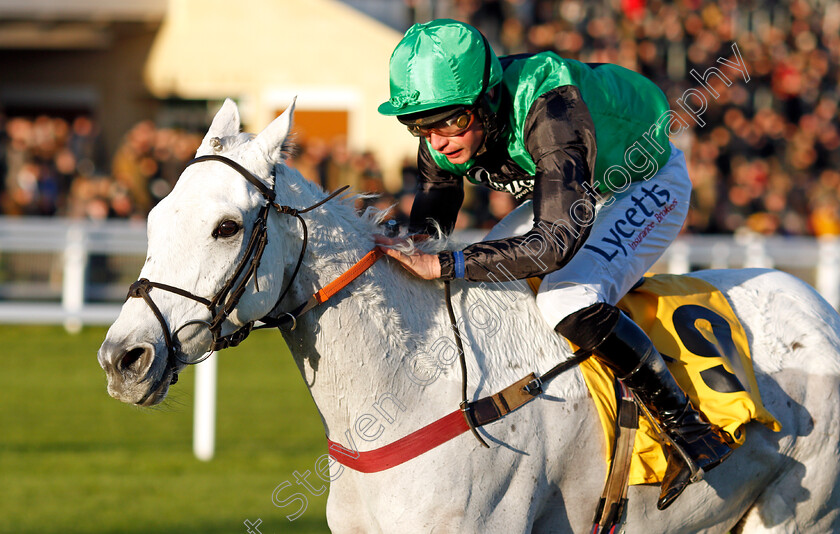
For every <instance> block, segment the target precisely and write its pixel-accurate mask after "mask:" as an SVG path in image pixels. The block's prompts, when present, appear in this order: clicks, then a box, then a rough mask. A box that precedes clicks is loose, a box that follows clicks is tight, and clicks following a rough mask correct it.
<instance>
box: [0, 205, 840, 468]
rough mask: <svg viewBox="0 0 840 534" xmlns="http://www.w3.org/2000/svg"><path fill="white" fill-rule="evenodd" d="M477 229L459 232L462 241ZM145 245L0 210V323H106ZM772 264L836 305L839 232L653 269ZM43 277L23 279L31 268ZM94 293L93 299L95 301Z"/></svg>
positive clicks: (203, 398) (135, 225)
mask: <svg viewBox="0 0 840 534" xmlns="http://www.w3.org/2000/svg"><path fill="white" fill-rule="evenodd" d="M482 235H483V234H482V233H480V232H475V231H472V232H462V233H461V235H460V236H457V237H458V239H459V240H460V241H462V242H470V241H475V240H478V239H480V238H481V237H482ZM145 252H146V226H145V224H143V223H142V222H127V221H103V222H89V221H75V220H66V219H58V218H49V219H41V218H5V217H0V323H13V324H21V323H41V324H45V323H53V324H64V325H65V327H66V328H67V329H68V330H70V331H77V330H78V329H80V328H81V327H82V325H84V324H110V323H111V322H113V321H114V320H115V319H116V317H117V314H118V313H119V309H120V306H121V304H122V299H123V298H124V296H125V292H126V291H127V289H128V285H129V284H130V283H131V281H133V280H134V278H135V277H136V276H137V273H138V272H139V269H140V266H141V265H142V263H143V258H144V255H145ZM113 257H126V261H124V262H123V263H122V264H118V265H117V268H116V269H110V271H107V272H106V278H107V276H108V275H109V274H110V276H111V278H112V279H108V280H104V281H102V280H100V281H98V282H94V281H92V280H91V271H92V270H93V269H92V259H93V258H98V259H99V260H100V263H101V260H102V259H103V258H105V259H109V258H113ZM729 267H775V268H778V269H781V270H784V271H789V272H792V273H793V274H796V275H797V276H799V277H800V278H802V279H803V280H805V281H806V282H809V283H810V284H812V285H813V286H814V287H815V288H816V289H817V290H818V291H819V292H820V293H821V294H822V296H823V297H824V298H825V299H826V300H827V301H828V302H829V303H830V304H831V305H832V306H834V308H835V309H838V308H840V239H837V238H833V239H823V240H817V239H813V238H804V237H796V238H786V237H769V238H765V237H761V236H754V235H746V236H736V237H730V236H685V237H682V238H680V239H678V240H677V241H676V242H675V243H674V244H673V245H672V246H671V247H670V248H669V249H668V251H667V252H666V253H665V255H664V256H663V258H662V259H661V260H660V262H658V263H657V265H655V266H654V270H655V271H657V272H670V273H685V272H689V271H691V270H695V269H697V268H729ZM33 271H34V272H36V274H41V275H42V277H43V278H46V279H45V280H41V281H37V280H35V281H32V280H30V278H31V276H30V275H31V274H32V272H33ZM93 297H95V300H96V302H94V301H93V300H94V299H93ZM215 384H216V357H215V356H213V357H211V358H209V359H208V360H207V361H206V362H204V363H201V364H199V365H198V366H196V393H195V399H196V404H195V408H194V409H195V413H194V430H193V451H194V452H195V455H196V456H197V457H198V458H200V459H202V460H209V459H211V458H212V457H213V452H214V443H215V430H214V428H215V418H216V415H215V400H216V385H215Z"/></svg>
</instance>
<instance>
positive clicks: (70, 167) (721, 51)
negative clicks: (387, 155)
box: [0, 0, 840, 235]
mask: <svg viewBox="0 0 840 534" xmlns="http://www.w3.org/2000/svg"><path fill="white" fill-rule="evenodd" d="M415 3H416V2H415V1H414V0H406V4H407V6H408V11H409V12H411V9H413V6H414V4H415ZM438 10H439V11H440V12H439V13H437V15H438V16H451V17H453V18H458V19H460V20H464V21H467V22H470V23H472V24H474V25H476V26H477V27H479V28H480V29H481V30H482V31H483V32H484V33H485V34H486V35H487V37H488V39H490V41H491V43H493V46H494V49H495V50H496V52H497V53H498V54H500V55H502V54H514V53H524V52H536V51H541V50H554V51H556V52H557V53H559V54H560V55H561V56H563V57H568V58H573V59H578V60H581V61H585V62H599V63H617V64H620V65H623V66H625V67H627V68H630V69H633V70H636V71H638V72H641V73H642V74H644V75H646V76H647V77H649V78H650V79H652V80H653V81H655V82H656V83H657V84H658V85H659V86H660V87H661V88H662V89H663V91H665V93H666V95H667V96H668V100H669V102H670V103H671V106H672V108H674V109H677V106H676V102H677V99H679V98H681V97H682V96H683V94H684V92H685V91H686V90H687V89H690V88H698V87H700V85H701V84H700V82H699V81H698V80H697V79H696V78H695V77H692V76H691V71H692V70H695V71H697V72H698V73H704V72H705V71H706V69H708V68H709V67H713V66H714V67H719V68H721V70H722V71H723V72H724V73H726V74H727V75H728V76H729V80H730V81H731V82H732V83H731V85H729V86H726V85H725V84H724V83H723V82H722V81H720V80H718V79H716V78H715V77H712V78H711V79H710V80H711V81H710V83H711V85H712V87H713V88H714V90H715V92H717V93H718V96H717V97H713V96H712V95H711V94H710V93H709V92H708V90H706V93H705V94H706V96H707V98H708V107H707V109H706V111H705V113H704V114H703V116H702V120H703V121H704V122H705V125H703V126H700V125H698V124H697V123H696V122H694V121H692V120H691V119H690V117H687V116H686V117H685V118H686V121H687V122H689V123H690V124H691V127H690V128H688V129H687V130H686V131H685V132H684V133H683V134H682V137H681V138H680V139H678V140H675V142H677V144H678V145H679V146H680V147H681V148H683V150H684V151H685V152H686V157H687V159H688V165H689V172H690V175H691V178H692V180H693V182H694V193H693V196H692V210H691V212H690V214H689V218H688V221H687V224H686V231H688V232H693V233H731V232H735V231H738V230H741V229H745V228H746V229H750V230H752V231H755V232H759V233H764V234H784V235H826V234H840V120H838V91H840V3H838V2H837V1H836V0H813V1H812V2H806V1H804V0H793V1H787V0H786V1H778V2H769V3H767V2H764V3H755V4H754V5H753V4H747V3H740V4H736V3H735V2H734V1H733V0H722V1H716V2H708V1H704V0H683V1H681V2H677V3H674V4H671V3H667V4H666V3H663V2H658V1H649V2H646V1H645V0H615V1H614V2H612V3H610V2H602V3H589V2H583V1H582V0H565V1H562V2H561V1H557V0H497V1H487V0H485V1H480V0H453V1H451V2H439V3H438ZM733 46H735V47H737V53H739V54H741V56H742V57H743V62H744V64H745V65H746V68H747V71H748V77H749V79H748V80H746V79H745V77H744V76H742V75H741V74H740V73H739V72H738V71H736V70H734V69H731V68H726V67H724V66H722V65H723V64H722V63H720V62H718V61H717V60H718V58H726V59H728V60H732V61H736V59H737V58H736V57H735V53H736V51H735V50H734V49H733ZM406 135H408V134H406ZM200 140H201V136H200V134H198V133H194V132H185V131H181V130H178V129H172V128H161V127H156V126H155V125H154V124H153V123H151V122H141V123H139V124H137V125H136V126H135V127H134V128H132V129H131V131H129V132H128V133H127V134H126V136H125V139H124V141H123V143H122V145H121V146H120V147H119V149H118V150H117V151H116V153H115V154H113V155H112V156H110V157H109V156H108V155H104V154H102V153H101V150H100V149H99V146H100V144H99V142H98V132H97V125H96V123H95V122H94V121H93V120H91V118H90V117H84V116H82V117H76V118H75V119H73V120H71V121H68V120H64V119H61V118H50V117H45V116H41V117H37V118H23V117H15V118H6V119H4V118H3V117H2V115H0V179H2V180H0V211H2V213H3V214H7V215H65V216H71V217H88V218H94V219H100V218H106V217H132V216H135V217H144V216H145V215H146V213H147V212H148V210H149V209H150V208H151V207H152V206H153V205H154V204H155V203H156V202H157V201H158V200H160V199H161V198H163V196H165V195H166V194H167V193H168V192H169V191H170V190H171V188H172V186H173V185H174V182H175V180H176V179H177V176H178V175H179V174H180V172H181V170H182V169H183V167H184V165H185V163H186V162H187V161H188V160H189V159H190V158H192V156H193V155H194V153H195V150H196V148H197V146H198V144H199V142H200ZM291 164H292V165H294V166H296V167H298V168H299V169H300V170H301V172H302V173H303V174H304V176H306V177H307V178H309V179H312V180H314V181H317V182H319V183H320V184H321V185H323V186H324V187H325V188H326V189H334V188H335V187H337V186H338V185H343V184H350V185H351V186H353V187H354V188H355V189H356V190H357V191H368V192H374V193H379V194H380V196H379V197H378V198H370V199H366V200H361V201H360V206H359V208H360V209H362V208H364V207H366V206H369V205H373V206H376V207H380V208H388V207H389V206H392V205H393V206H394V207H393V209H392V213H393V217H394V218H396V219H399V220H401V221H404V220H405V219H406V217H407V213H408V211H409V210H410V206H411V201H412V199H413V189H414V184H415V183H416V172H417V171H416V168H415V166H414V162H413V161H406V162H405V164H404V167H403V185H402V189H401V190H400V191H386V190H385V187H384V185H383V180H382V172H381V169H380V167H379V165H378V163H377V161H376V160H375V158H374V157H373V155H372V154H371V153H369V152H363V153H352V152H350V151H348V150H347V149H346V147H345V146H344V145H343V144H341V143H338V144H335V145H334V146H328V145H326V144H324V143H311V144H307V145H304V146H301V147H300V148H299V151H298V153H297V155H296V156H295V157H294V158H293V159H292V161H291ZM469 189H470V190H469V192H468V196H467V201H466V202H465V205H464V209H463V210H462V213H461V216H460V217H459V220H458V223H457V227H458V228H489V227H491V226H492V225H493V224H494V223H495V222H496V221H498V220H499V219H500V218H501V217H503V216H504V215H505V214H506V213H508V212H509V211H510V210H511V209H513V207H515V205H514V202H513V200H512V198H511V197H510V196H508V195H506V194H503V193H497V192H491V191H487V190H486V189H480V188H471V187H470V188H469Z"/></svg>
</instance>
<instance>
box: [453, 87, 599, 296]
mask: <svg viewBox="0 0 840 534" xmlns="http://www.w3.org/2000/svg"><path fill="white" fill-rule="evenodd" d="M524 139H525V148H526V149H527V150H528V153H529V154H530V155H531V158H532V159H533V160H534V163H535V164H536V173H535V180H534V196H533V204H534V227H533V228H532V229H531V230H530V231H528V232H527V233H526V234H524V235H522V236H516V237H511V238H508V239H500V240H496V241H486V242H481V243H475V244H473V245H470V246H468V247H467V248H465V249H464V251H463V252H464V273H465V276H464V278H465V279H467V280H473V281H499V280H501V281H504V280H507V279H514V280H518V279H522V278H528V277H531V276H541V275H544V274H547V273H550V272H552V271H556V270H557V269H559V268H561V267H563V266H564V265H565V264H566V263H568V261H569V260H570V259H571V258H572V256H574V255H575V253H576V252H577V251H578V250H579V249H580V247H581V246H582V245H583V242H584V241H585V240H586V238H587V236H588V235H589V230H590V225H591V224H592V222H593V220H594V211H593V210H594V207H595V202H594V198H592V197H591V196H588V193H587V190H586V189H585V188H584V184H588V185H589V186H591V185H592V174H593V172H594V168H595V157H596V154H597V148H596V146H595V126H594V124H593V122H592V117H591V116H590V114H589V110H588V108H587V107H586V104H585V103H584V102H583V99H582V98H581V95H580V91H579V90H578V88H577V87H575V86H571V85H570V86H564V87H558V88H557V89H554V90H552V91H549V92H548V93H546V94H544V95H542V96H541V97H540V98H538V99H537V100H536V101H535V102H534V104H533V105H532V106H531V109H530V110H529V112H528V115H527V117H526V120H525V127H524ZM590 190H591V187H590ZM578 201H580V202H578ZM573 210H574V211H573ZM439 257H440V260H441V273H442V277H443V278H451V277H452V276H454V267H453V263H454V262H453V256H452V253H451V252H443V253H441V254H440V255H439Z"/></svg>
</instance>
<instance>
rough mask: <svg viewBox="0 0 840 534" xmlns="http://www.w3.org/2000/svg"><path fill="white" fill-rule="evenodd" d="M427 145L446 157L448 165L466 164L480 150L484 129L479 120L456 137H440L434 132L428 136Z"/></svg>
mask: <svg viewBox="0 0 840 534" xmlns="http://www.w3.org/2000/svg"><path fill="white" fill-rule="evenodd" d="M427 137H428V139H429V145H430V146H431V147H432V148H433V149H435V150H437V151H438V152H440V153H441V154H443V155H444V156H446V159H448V160H449V162H450V163H466V162H468V161H469V160H470V159H471V158H472V157H473V156H475V154H476V152H478V150H479V149H480V148H481V143H482V142H483V141H484V127H483V126H482V124H481V121H480V120H473V121H472V124H470V127H469V128H467V129H466V130H464V131H463V132H461V133H459V134H457V135H451V136H446V135H441V134H440V133H438V132H437V131H435V130H431V131H430V132H429V134H428V136H427Z"/></svg>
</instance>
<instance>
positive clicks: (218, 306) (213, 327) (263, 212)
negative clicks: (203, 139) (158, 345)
mask: <svg viewBox="0 0 840 534" xmlns="http://www.w3.org/2000/svg"><path fill="white" fill-rule="evenodd" d="M203 161H218V162H221V163H224V164H225V165H227V166H229V167H231V168H232V169H234V170H235V171H236V172H238V173H239V174H240V175H242V177H243V178H245V179H246V180H248V182H250V183H251V184H252V185H253V186H254V187H256V188H257V190H258V191H259V192H260V194H261V195H262V197H263V199H264V200H265V203H264V204H263V205H262V207H261V208H260V211H259V213H258V214H257V219H256V221H255V222H254V229H253V230H252V231H251V238H250V239H249V240H248V245H247V247H246V248H245V254H244V255H243V256H242V259H241V260H240V261H239V265H237V267H236V271H235V272H234V273H233V275H232V276H231V277H230V278H229V279H228V281H227V282H225V284H224V286H222V288H221V289H220V290H219V292H218V293H216V295H215V296H214V297H213V298H212V299H207V298H204V297H199V296H197V295H194V294H192V293H190V292H189V291H187V290H185V289H181V288H178V287H174V286H170V285H167V284H161V283H160V282H152V281H150V280H147V279H145V278H141V279H140V280H137V281H136V282H134V283H133V284H131V287H130V288H129V290H128V296H127V297H126V300H128V299H129V298H142V299H143V300H144V301H145V302H146V304H147V305H148V306H149V308H150V309H151V310H152V313H153V314H154V315H155V317H156V318H157V320H158V322H159V323H160V326H161V329H162V330H163V338H164V341H165V342H166V350H167V352H168V356H167V368H169V369H172V382H171V383H173V384H174V383H175V382H176V381H177V378H178V376H177V373H176V371H175V368H176V367H175V366H176V361H179V362H181V363H182V364H184V365H190V364H196V363H200V362H202V361H204V360H206V359H207V358H208V357H209V356H210V355H211V354H212V353H213V352H215V351H217V350H221V349H225V348H228V347H235V346H237V345H239V344H240V343H241V342H242V341H243V340H244V339H245V338H246V337H248V334H250V333H251V330H252V329H253V328H254V323H255V322H256V321H251V322H249V323H246V324H245V325H243V326H242V327H241V328H239V329H238V330H236V331H235V332H233V333H230V334H228V335H226V336H222V335H221V331H222V325H223V324H224V322H225V320H226V319H227V318H228V317H229V316H230V314H231V313H232V312H233V310H234V309H235V308H236V306H237V305H238V304H239V299H240V298H242V295H243V294H244V293H245V288H246V287H247V285H248V283H249V282H250V280H251V278H253V279H254V284H255V286H256V289H257V291H259V290H260V288H259V281H258V278H257V269H258V268H259V266H260V259H262V255H263V252H265V248H266V246H267V245H268V214H269V213H270V211H271V208H274V209H275V210H277V212H278V213H281V214H284V215H291V216H292V217H295V218H296V219H297V220H298V221H300V224H301V227H302V228H303V244H302V245H301V249H300V255H299V256H298V260H297V264H296V265H295V270H294V271H293V272H292V276H291V277H290V278H289V281H288V283H287V284H286V288H285V289H284V290H283V291H281V292H280V296H278V297H277V300H276V301H275V303H274V306H272V307H271V310H269V312H268V314H266V316H265V317H263V318H262V319H259V321H261V322H263V323H265V324H266V325H267V326H271V327H274V326H280V325H281V324H283V322H284V321H278V320H277V319H274V318H272V317H270V315H271V313H272V312H273V311H274V310H275V309H277V307H278V306H279V305H280V303H281V302H282V301H283V298H284V297H285V296H286V293H288V291H289V288H290V287H291V286H292V282H294V280H295V277H296V276H297V274H298V271H299V270H300V265H301V263H302V262H303V256H304V254H305V252H306V244H307V240H308V231H307V228H306V222H305V221H304V220H303V218H302V217H301V216H300V214H302V213H306V212H308V211H311V210H313V209H315V208H317V207H319V206H321V205H322V204H324V203H325V202H327V201H328V200H331V199H332V198H334V197H336V196H337V195H339V194H340V193H341V192H343V191H344V190H345V189H347V187H349V186H344V187H342V188H340V189H338V190H336V191H335V192H333V193H332V194H330V195H329V196H328V197H326V198H325V199H323V200H321V201H319V202H317V203H315V204H313V205H312V206H309V207H308V208H305V209H301V210H298V209H295V208H291V207H289V206H281V205H278V204H277V203H276V202H275V201H274V200H275V193H274V191H273V190H272V189H270V188H269V187H268V186H266V185H265V184H264V183H263V182H262V181H261V180H260V179H259V178H257V177H256V176H254V174H253V173H251V171H249V170H248V169H246V168H245V167H243V166H242V165H240V164H239V163H237V162H235V161H233V160H232V159H230V158H226V157H224V156H220V155H216V154H211V155H206V156H200V157H197V158H195V159H193V160H192V161H190V162H189V163H188V164H187V166H188V167H189V166H190V165H194V164H196V163H201V162H203ZM237 280H238V281H239V282H238V283H237ZM152 289H160V290H162V291H168V292H170V293H175V294H176V295H180V296H182V297H186V298H188V299H191V300H194V301H196V302H198V303H200V304H202V305H204V306H205V307H206V308H207V309H208V310H209V311H210V315H211V319H210V320H209V321H204V320H191V321H188V322H186V323H185V324H183V325H181V326H180V327H178V328H177V329H176V330H175V331H170V329H169V325H167V323H166V320H165V319H164V317H163V314H162V313H161V312H160V309H159V308H158V307H157V305H156V304H155V302H154V301H153V300H152V297H151V295H150V292H151V290H152ZM192 324H202V325H205V326H207V328H208V329H209V330H210V333H211V334H212V336H213V343H212V345H211V346H210V350H209V351H208V352H207V353H205V354H204V355H203V356H202V357H201V358H199V359H198V360H196V361H187V360H184V359H182V358H181V356H180V352H181V347H180V345H179V343H178V340H177V339H176V338H175V334H177V333H178V332H179V331H180V330H181V329H182V328H184V327H186V326H188V325H192ZM165 376H166V373H165V372H164V373H163V374H162V375H161V377H160V378H159V379H158V381H157V383H156V384H154V385H153V386H152V387H151V388H149V393H147V394H146V396H145V397H144V398H143V399H142V400H141V401H140V402H138V404H142V403H143V402H145V400H146V399H147V398H148V396H149V395H151V394H152V393H153V392H154V391H157V389H158V388H159V387H160V383H161V382H162V381H163V379H164V377H165Z"/></svg>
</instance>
